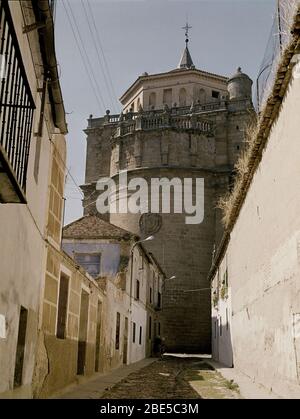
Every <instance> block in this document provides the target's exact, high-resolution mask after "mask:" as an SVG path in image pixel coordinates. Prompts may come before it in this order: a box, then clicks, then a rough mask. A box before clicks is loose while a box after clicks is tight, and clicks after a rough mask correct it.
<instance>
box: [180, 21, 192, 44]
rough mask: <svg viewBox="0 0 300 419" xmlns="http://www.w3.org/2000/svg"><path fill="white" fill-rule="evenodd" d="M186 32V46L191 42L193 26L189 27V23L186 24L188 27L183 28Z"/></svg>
mask: <svg viewBox="0 0 300 419" xmlns="http://www.w3.org/2000/svg"><path fill="white" fill-rule="evenodd" d="M182 29H184V30H185V42H186V44H188V42H189V30H190V29H192V26H189V24H188V22H186V25H185V26H183V28H182Z"/></svg>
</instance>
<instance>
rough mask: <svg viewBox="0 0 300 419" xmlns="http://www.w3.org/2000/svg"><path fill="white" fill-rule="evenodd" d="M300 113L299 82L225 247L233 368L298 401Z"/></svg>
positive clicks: (293, 85)
mask: <svg viewBox="0 0 300 419" xmlns="http://www.w3.org/2000/svg"><path fill="white" fill-rule="evenodd" d="M299 109H300V79H299V77H298V78H293V79H292V81H291V83H290V85H289V86H288V89H287V92H286V96H285V99H284V101H283V105H282V108H281V110H280V114H279V117H278V120H277V121H276V122H275V123H274V125H273V128H272V131H271V133H270V136H269V139H268V143H267V147H266V149H265V151H264V154H263V157H262V161H261V163H260V165H259V167H258V169H257V171H256V174H255V176H254V179H253V181H252V184H251V186H250V189H249V191H248V194H247V197H246V200H245V202H244V205H243V207H242V210H241V212H240V215H239V217H238V220H237V222H236V225H235V227H234V229H233V232H232V234H231V240H230V243H229V247H228V250H227V269H228V282H229V286H230V287H231V298H232V319H231V325H232V330H231V333H232V340H231V344H233V359H234V365H235V367H237V368H238V369H240V370H241V371H243V372H244V373H245V374H247V375H248V376H250V377H251V378H253V379H255V381H256V382H257V383H260V384H262V385H264V386H265V387H267V388H268V389H269V390H272V391H273V392H274V393H276V394H278V395H281V396H285V397H297V398H298V397H300V382H299V377H300V364H299V359H300V333H299V322H300V281H299V274H300V271H299V268H300V259H299V243H300V241H299V240H300V218H299V208H300V191H299V188H297V187H296V184H297V179H298V178H299V159H300V147H299V128H300V116H299ZM222 264H226V261H225V260H223V262H222ZM222 269H224V268H222ZM215 281H216V279H215ZM220 351H223V349H221V348H220Z"/></svg>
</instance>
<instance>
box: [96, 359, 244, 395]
mask: <svg viewBox="0 0 300 419" xmlns="http://www.w3.org/2000/svg"><path fill="white" fill-rule="evenodd" d="M101 398H102V399H238V398H241V396H240V394H239V391H238V387H237V385H236V384H235V383H233V382H230V381H227V380H225V379H224V378H223V377H222V376H221V375H220V374H219V373H218V372H216V371H215V370H214V369H213V368H212V367H211V366H210V365H209V364H208V363H206V362H205V360H202V359H201V358H177V357H173V356H165V357H163V359H159V360H157V361H156V362H154V363H152V364H151V365H149V366H147V367H144V368H142V369H141V370H139V371H136V372H134V373H132V374H130V375H129V376H127V377H126V378H125V379H123V380H122V381H120V382H119V383H118V384H116V385H115V386H113V387H112V388H111V389H108V390H107V391H105V392H104V393H103V395H102V397H101Z"/></svg>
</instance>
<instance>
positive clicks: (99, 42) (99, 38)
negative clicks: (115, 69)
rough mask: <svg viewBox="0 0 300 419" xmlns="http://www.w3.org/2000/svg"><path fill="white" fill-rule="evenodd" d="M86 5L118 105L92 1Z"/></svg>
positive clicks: (87, 0) (88, 1) (87, 1)
mask: <svg viewBox="0 0 300 419" xmlns="http://www.w3.org/2000/svg"><path fill="white" fill-rule="evenodd" d="M82 1H84V0H82ZM86 4H87V7H88V9H89V11H90V16H91V20H92V23H93V26H94V29H95V33H96V37H97V41H98V44H99V47H100V51H101V54H102V57H103V62H104V66H105V68H106V71H107V76H108V80H109V84H110V88H111V92H112V96H113V98H114V100H115V101H116V103H118V102H119V100H118V97H117V94H116V91H115V88H114V84H113V81H112V78H111V71H110V68H109V65H108V62H107V59H106V56H105V53H104V49H103V46H102V41H101V37H100V33H99V30H98V27H97V25H96V21H95V17H94V13H93V9H92V6H91V4H90V0H86Z"/></svg>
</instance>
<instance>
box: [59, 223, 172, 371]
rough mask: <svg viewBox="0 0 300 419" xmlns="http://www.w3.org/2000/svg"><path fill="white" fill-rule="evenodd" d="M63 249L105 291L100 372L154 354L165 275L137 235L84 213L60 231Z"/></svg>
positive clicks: (159, 325)
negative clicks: (105, 300)
mask: <svg viewBox="0 0 300 419" xmlns="http://www.w3.org/2000/svg"><path fill="white" fill-rule="evenodd" d="M63 249H64V251H65V252H66V253H67V254H68V255H69V256H70V257H72V258H73V259H74V260H75V261H76V263H78V264H80V265H81V266H82V267H84V268H85V270H86V271H87V272H90V274H91V275H92V276H93V277H94V279H95V281H96V282H97V283H99V285H100V286H101V288H103V290H105V295H106V299H107V302H106V307H107V319H108V322H109V324H107V325H106V330H105V333H104V338H103V339H104V341H106V344H105V345H104V346H106V348H109V353H107V350H106V353H107V355H106V357H107V359H108V361H106V362H107V365H104V370H107V369H110V368H115V367H117V366H120V365H122V364H130V363H132V362H137V361H140V360H141V359H144V358H145V357H146V356H152V355H154V351H155V348H154V342H155V339H156V338H158V337H159V336H160V335H161V333H162V327H163V325H162V321H161V316H160V312H161V308H162V287H163V284H164V279H165V276H164V273H163V272H162V270H161V268H160V266H159V265H158V263H157V262H156V260H155V259H154V257H153V255H151V254H149V253H148V252H146V250H145V249H144V247H142V242H140V241H139V239H138V237H137V236H135V235H134V234H132V233H130V232H128V231H126V230H124V229H121V228H119V227H116V226H114V225H112V224H110V223H108V222H106V221H104V220H103V219H101V218H100V217H98V216H96V215H87V216H84V217H83V218H81V219H79V220H76V221H74V222H72V223H71V224H69V225H68V226H66V227H65V228H64V238H63Z"/></svg>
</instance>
